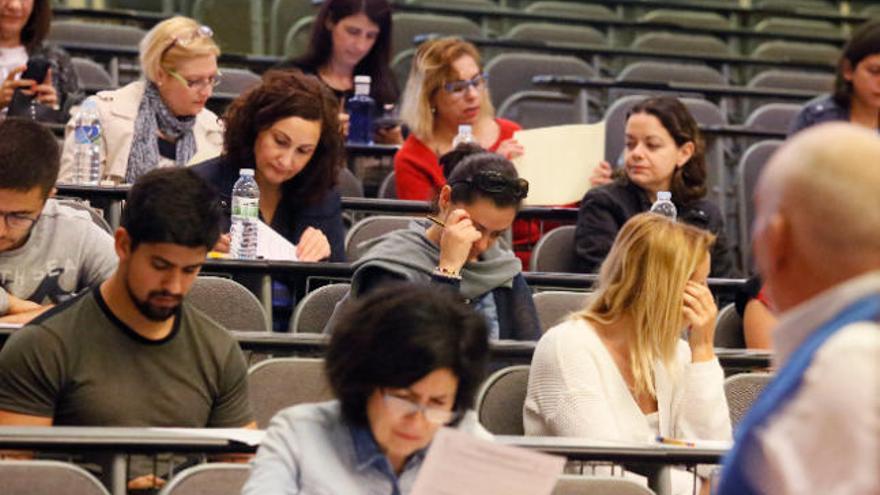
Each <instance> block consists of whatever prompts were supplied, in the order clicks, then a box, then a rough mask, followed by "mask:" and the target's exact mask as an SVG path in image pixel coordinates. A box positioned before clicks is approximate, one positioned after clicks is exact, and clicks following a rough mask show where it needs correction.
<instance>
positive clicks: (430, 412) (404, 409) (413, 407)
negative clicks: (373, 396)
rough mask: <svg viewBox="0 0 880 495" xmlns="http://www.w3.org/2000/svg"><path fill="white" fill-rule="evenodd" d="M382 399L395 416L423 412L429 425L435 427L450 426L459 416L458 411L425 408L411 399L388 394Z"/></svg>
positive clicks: (383, 395) (384, 394)
mask: <svg viewBox="0 0 880 495" xmlns="http://www.w3.org/2000/svg"><path fill="white" fill-rule="evenodd" d="M382 398H383V399H384V400H385V407H387V408H388V410H389V411H391V414H394V415H395V416H409V415H410V414H415V413H417V412H421V413H422V415H423V416H424V417H425V419H426V420H427V421H428V422H429V423H432V424H435V425H445V424H449V423H450V422H452V420H453V419H455V417H456V416H458V412H457V411H450V410H448V409H444V408H442V407H430V406H423V405H421V404H416V403H415V402H413V401H411V400H409V399H404V398H403V397H397V396H394V395H391V394H390V393H388V392H385V393H383V394H382Z"/></svg>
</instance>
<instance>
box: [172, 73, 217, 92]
mask: <svg viewBox="0 0 880 495" xmlns="http://www.w3.org/2000/svg"><path fill="white" fill-rule="evenodd" d="M165 71H166V72H168V74H169V75H171V77H173V78H174V79H177V80H178V81H180V84H183V85H184V86H186V87H187V88H189V89H193V90H196V91H202V90H205V89H208V88H216V87H217V85H219V84H220V81H221V79H222V77H223V74H221V73H220V72H218V73H217V74H215V75H213V76H211V77H203V78H199V79H187V78H185V77H183V76H182V75H181V74H180V73H179V72H177V71H176V70H174V69H165Z"/></svg>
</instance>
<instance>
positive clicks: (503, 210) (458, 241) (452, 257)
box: [351, 150, 541, 340]
mask: <svg viewBox="0 0 880 495" xmlns="http://www.w3.org/2000/svg"><path fill="white" fill-rule="evenodd" d="M445 165H446V167H445V168H446V170H445V175H446V176H447V177H448V179H449V180H448V182H447V183H446V185H444V186H442V187H441V188H440V191H439V193H438V195H437V198H436V200H435V213H434V215H433V216H432V217H431V219H432V221H433V223H427V222H424V223H423V222H413V223H412V225H410V228H409V229H404V230H397V231H394V232H391V233H390V234H387V235H385V236H382V237H379V238H378V239H376V240H374V241H370V242H371V244H369V245H368V246H366V248H367V249H366V251H365V252H364V254H363V256H362V257H361V258H360V259H359V260H358V261H357V262H356V263H355V273H354V275H353V276H352V282H351V296H352V297H353V298H359V297H362V296H363V295H364V294H367V293H370V292H372V291H373V290H375V289H376V288H377V287H380V286H382V285H385V284H387V283H389V282H399V281H410V282H417V283H420V284H424V285H431V286H433V287H435V288H438V289H439V288H448V289H452V290H455V291H457V292H459V293H460V294H461V295H462V296H464V297H465V299H467V300H468V301H469V302H470V304H471V306H473V307H474V309H476V310H477V311H478V312H479V313H480V314H482V315H483V317H484V318H485V319H486V322H487V323H488V325H489V335H490V337H492V338H495V339H517V340H537V339H538V337H539V336H540V334H541V330H540V325H539V323H538V316H537V313H536V311H535V305H534V302H533V301H532V293H531V291H530V290H529V287H528V285H527V284H526V281H525V279H524V278H523V276H522V273H521V270H522V265H521V263H520V261H519V260H518V259H517V258H516V257H515V256H514V255H513V253H511V252H510V251H509V250H506V249H502V248H501V247H500V246H498V244H497V242H496V241H497V240H498V238H499V237H500V236H501V235H502V234H503V233H504V232H505V231H507V229H509V228H510V226H511V224H512V223H513V219H514V217H516V213H517V211H518V210H519V207H520V204H521V203H522V200H523V199H525V197H526V195H527V194H528V182H526V181H525V180H524V179H520V178H519V177H518V176H517V174H516V169H515V168H514V167H513V164H512V163H510V161H508V160H507V159H505V158H504V157H502V156H500V155H498V154H496V153H488V152H484V151H482V150H479V151H477V152H475V153H472V154H470V155H469V156H466V157H464V158H462V159H461V160H460V161H457V162H448V163H446V164H445Z"/></svg>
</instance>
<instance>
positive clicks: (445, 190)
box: [437, 185, 452, 215]
mask: <svg viewBox="0 0 880 495" xmlns="http://www.w3.org/2000/svg"><path fill="white" fill-rule="evenodd" d="M451 204H452V187H450V186H448V185H446V186H443V187H442V188H440V197H439V198H438V200H437V206H439V207H440V213H441V214H443V215H445V214H446V212H448V211H449V206H450V205H451Z"/></svg>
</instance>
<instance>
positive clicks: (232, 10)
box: [192, 0, 266, 55]
mask: <svg viewBox="0 0 880 495" xmlns="http://www.w3.org/2000/svg"><path fill="white" fill-rule="evenodd" d="M252 3H256V2H250V1H249V0H195V1H194V2H193V5H192V17H193V18H195V19H198V20H199V22H201V23H203V24H205V25H208V26H211V29H213V30H214V41H216V42H217V44H218V45H219V46H220V49H221V50H222V51H223V53H224V54H227V53H240V54H246V53H249V54H254V55H262V54H263V53H264V48H265V43H264V40H263V33H264V32H266V29H265V26H264V24H265V22H266V21H265V19H262V18H258V17H256V16H257V14H258V12H259V11H258V10H256V9H255V8H254V6H253V5H252ZM261 8H262V5H261Z"/></svg>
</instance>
